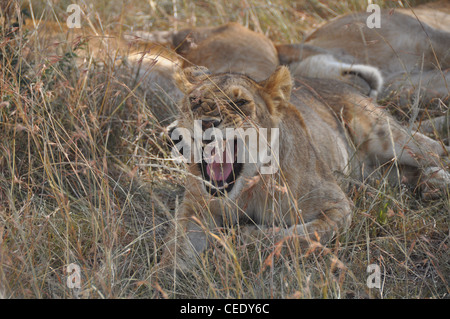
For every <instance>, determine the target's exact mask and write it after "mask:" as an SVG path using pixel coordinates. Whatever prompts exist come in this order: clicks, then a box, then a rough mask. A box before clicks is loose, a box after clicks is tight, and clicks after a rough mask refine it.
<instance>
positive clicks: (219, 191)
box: [205, 182, 235, 197]
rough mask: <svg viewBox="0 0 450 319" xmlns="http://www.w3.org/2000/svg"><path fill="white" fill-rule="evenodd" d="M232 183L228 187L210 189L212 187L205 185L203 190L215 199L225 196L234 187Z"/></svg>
mask: <svg viewBox="0 0 450 319" xmlns="http://www.w3.org/2000/svg"><path fill="white" fill-rule="evenodd" d="M210 183H211V182H210ZM234 183H235V182H233V184H230V185H229V186H228V187H223V188H217V187H212V186H209V185H206V183H205V188H206V191H207V192H208V193H209V194H211V195H212V196H216V197H218V196H225V195H226V193H229V192H231V190H232V189H233V187H234Z"/></svg>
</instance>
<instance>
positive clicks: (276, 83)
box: [260, 66, 292, 106]
mask: <svg viewBox="0 0 450 319" xmlns="http://www.w3.org/2000/svg"><path fill="white" fill-rule="evenodd" d="M260 84H261V85H262V87H264V90H265V91H266V92H267V93H268V94H269V95H270V97H271V98H272V101H273V102H274V104H275V105H276V106H279V105H281V104H283V103H285V102H289V99H290V97H291V90H292V78H291V73H290V72H289V69H288V68H287V67H286V66H279V67H277V69H276V70H275V72H273V73H272V75H271V76H270V77H269V78H268V79H267V80H264V81H263V82H261V83H260Z"/></svg>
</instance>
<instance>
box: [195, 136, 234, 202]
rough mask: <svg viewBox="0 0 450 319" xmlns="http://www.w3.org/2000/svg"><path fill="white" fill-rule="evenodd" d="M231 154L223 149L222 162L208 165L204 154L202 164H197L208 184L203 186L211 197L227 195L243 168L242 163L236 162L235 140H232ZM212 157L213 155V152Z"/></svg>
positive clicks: (212, 162) (213, 162)
mask: <svg viewBox="0 0 450 319" xmlns="http://www.w3.org/2000/svg"><path fill="white" fill-rule="evenodd" d="M227 145H228V143H227ZM233 154H234V155H232V154H231V152H227V148H226V147H225V148H224V151H223V156H222V160H221V161H218V162H216V161H215V160H213V161H211V162H210V163H208V162H207V161H206V160H205V158H204V154H203V155H202V162H201V163H200V164H199V166H200V171H201V172H202V176H203V179H204V180H205V181H207V182H208V183H204V184H205V187H206V190H207V191H208V192H209V193H210V194H211V195H213V196H221V195H225V192H228V193H229V192H230V191H231V190H232V189H233V187H234V185H235V183H236V180H237V179H238V177H239V174H240V173H241V170H242V167H243V164H242V163H238V162H237V158H238V155H237V140H234V153H233ZM212 155H214V151H213V152H212ZM231 157H233V158H231Z"/></svg>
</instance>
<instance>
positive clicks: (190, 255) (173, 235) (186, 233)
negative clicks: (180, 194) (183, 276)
mask: <svg viewBox="0 0 450 319" xmlns="http://www.w3.org/2000/svg"><path fill="white" fill-rule="evenodd" d="M194 211H195V210H194V209H193V208H190V207H188V205H186V204H184V203H183V204H182V205H181V207H180V210H179V212H178V218H176V220H175V223H174V224H175V225H174V227H173V229H172V230H171V231H170V232H169V234H168V235H167V237H166V238H165V241H164V242H165V247H164V250H163V254H162V257H161V261H160V262H159V267H160V268H162V269H165V270H168V271H170V270H173V269H176V270H177V271H179V272H186V271H189V270H190V269H191V268H192V267H193V266H194V264H195V262H196V259H197V257H198V256H199V254H200V253H202V252H203V251H204V250H205V249H206V248H207V246H208V238H207V237H208V236H207V235H208V229H211V227H209V226H211V221H209V220H207V219H206V218H204V217H202V216H201V215H200V214H196V213H194Z"/></svg>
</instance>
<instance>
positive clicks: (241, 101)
mask: <svg viewBox="0 0 450 319" xmlns="http://www.w3.org/2000/svg"><path fill="white" fill-rule="evenodd" d="M247 103H248V101H247V100H244V99H240V100H237V101H233V102H231V106H233V107H237V108H240V107H241V106H244V105H245V104H247Z"/></svg>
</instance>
